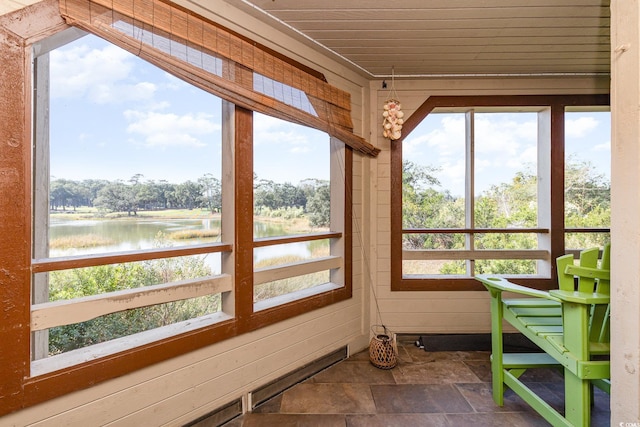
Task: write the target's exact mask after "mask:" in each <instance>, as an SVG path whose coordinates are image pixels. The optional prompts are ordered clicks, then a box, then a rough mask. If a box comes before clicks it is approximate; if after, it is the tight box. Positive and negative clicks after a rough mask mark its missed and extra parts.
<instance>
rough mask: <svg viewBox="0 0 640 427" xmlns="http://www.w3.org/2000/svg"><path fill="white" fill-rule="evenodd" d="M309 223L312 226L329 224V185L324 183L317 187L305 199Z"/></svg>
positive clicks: (326, 225)
mask: <svg viewBox="0 0 640 427" xmlns="http://www.w3.org/2000/svg"><path fill="white" fill-rule="evenodd" d="M306 210H307V213H308V215H309V224H310V225H311V226H312V227H329V226H331V187H330V185H329V184H324V185H321V186H320V187H318V188H317V189H316V190H315V192H314V193H313V195H312V196H311V197H310V198H309V199H308V200H307V206H306Z"/></svg>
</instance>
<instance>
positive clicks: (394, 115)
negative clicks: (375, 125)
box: [382, 99, 404, 140]
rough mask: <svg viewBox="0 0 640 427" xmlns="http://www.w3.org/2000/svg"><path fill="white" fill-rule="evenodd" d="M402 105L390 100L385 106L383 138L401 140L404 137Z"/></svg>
mask: <svg viewBox="0 0 640 427" xmlns="http://www.w3.org/2000/svg"><path fill="white" fill-rule="evenodd" d="M401 108H402V105H400V101H396V100H395V99H390V100H388V101H387V102H385V104H384V111H383V112H382V117H384V120H383V121H382V136H384V137H385V138H389V139H391V140H396V139H400V136H401V135H402V132H401V131H402V124H403V123H404V120H403V119H402V118H403V117H404V111H402V110H401Z"/></svg>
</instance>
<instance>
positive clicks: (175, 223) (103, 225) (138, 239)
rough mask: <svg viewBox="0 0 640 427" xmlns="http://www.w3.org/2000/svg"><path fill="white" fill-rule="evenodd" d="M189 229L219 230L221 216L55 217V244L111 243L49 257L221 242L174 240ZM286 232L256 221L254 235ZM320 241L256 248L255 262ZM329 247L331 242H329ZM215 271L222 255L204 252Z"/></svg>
mask: <svg viewBox="0 0 640 427" xmlns="http://www.w3.org/2000/svg"><path fill="white" fill-rule="evenodd" d="M189 230H220V219H182V218H181V219H157V218H154V219H145V218H124V219H113V220H111V219H104V220H65V219H60V218H55V219H52V221H51V226H50V229H49V241H50V242H52V244H53V246H55V241H56V240H57V239H65V238H69V239H73V238H77V239H78V240H81V239H82V238H83V237H84V236H90V235H94V236H98V237H100V238H103V239H105V240H106V241H108V242H109V243H108V244H107V245H104V246H92V247H86V248H69V249H59V248H53V247H52V248H51V249H50V257H62V256H72V255H87V254H101V253H109V252H121V251H130V250H138V249H150V248H154V247H158V248H159V247H179V246H188V245H194V244H199V243H208V242H219V241H220V236H216V237H212V238H200V239H188V240H185V239H175V240H174V239H171V238H170V236H171V234H172V233H175V232H180V231H189ZM284 235H287V233H286V231H285V229H284V226H283V225H282V224H277V223H272V222H256V223H255V225H254V236H255V237H256V238H259V237H272V236H284ZM318 243H319V242H299V243H290V244H285V245H275V246H270V247H263V248H257V249H256V250H255V251H254V262H260V261H263V260H266V259H269V258H275V257H284V256H297V257H302V258H310V257H311V256H312V249H313V247H314V245H318ZM327 247H328V242H327ZM202 256H203V257H205V260H206V262H207V264H209V265H210V267H211V268H212V269H213V272H214V273H219V272H220V262H221V261H220V254H219V253H213V254H207V255H202Z"/></svg>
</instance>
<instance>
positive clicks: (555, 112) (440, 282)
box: [391, 94, 609, 291]
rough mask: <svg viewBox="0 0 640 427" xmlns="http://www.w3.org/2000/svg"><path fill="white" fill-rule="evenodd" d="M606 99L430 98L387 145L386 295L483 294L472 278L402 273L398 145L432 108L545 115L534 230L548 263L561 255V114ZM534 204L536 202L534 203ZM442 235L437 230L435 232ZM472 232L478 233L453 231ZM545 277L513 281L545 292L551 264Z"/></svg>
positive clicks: (597, 96) (552, 280)
mask: <svg viewBox="0 0 640 427" xmlns="http://www.w3.org/2000/svg"><path fill="white" fill-rule="evenodd" d="M608 105H609V95H606V94H594V95H502V96H500V95H496V96H482V95H479V96H431V97H429V98H428V99H427V100H426V101H425V102H424V103H423V104H422V105H421V106H420V107H419V108H418V109H417V110H416V111H415V112H414V113H413V114H412V115H411V116H410V117H409V118H408V119H407V120H406V121H405V123H404V125H403V135H402V138H401V139H399V140H397V141H392V143H391V290H392V291H484V290H485V289H484V287H483V286H482V284H481V283H479V282H478V281H476V280H475V279H473V278H468V277H465V278H452V277H443V278H409V277H406V276H404V275H403V273H402V260H403V256H402V252H403V248H402V236H403V233H404V231H403V228H402V141H403V140H405V139H406V138H407V137H408V136H409V135H410V134H411V132H412V131H413V130H414V129H415V128H416V127H417V126H418V125H419V124H420V123H421V122H422V120H423V119H424V118H425V117H426V116H427V115H429V113H431V112H432V111H433V110H434V109H436V108H440V109H445V110H446V109H452V110H453V109H459V110H462V109H465V108H474V107H477V108H486V109H490V108H501V107H508V108H509V107H511V108H514V109H517V108H519V107H520V108H526V107H539V108H546V109H547V110H548V117H546V118H545V120H547V121H548V123H549V126H548V128H547V129H548V132H550V134H549V135H548V137H549V139H550V147H549V151H550V152H549V162H550V164H549V166H548V168H549V171H550V190H549V191H550V198H549V206H547V207H546V209H547V210H548V212H549V218H548V221H549V226H548V227H544V229H542V230H540V229H536V230H535V231H536V232H542V233H544V234H545V235H546V238H547V239H548V247H549V248H550V249H549V253H548V256H547V257H546V258H547V259H549V260H553V259H555V258H557V257H558V256H560V255H562V254H564V252H565V248H564V234H565V228H564V162H565V159H564V120H565V109H566V108H567V107H576V106H608ZM539 203H540V202H539ZM436 231H439V232H442V230H436ZM458 231H465V232H478V230H458ZM549 269H550V274H549V277H542V278H540V277H532V278H519V282H520V283H522V284H523V285H526V286H531V287H534V288H538V289H550V288H551V287H552V286H553V284H554V283H555V282H556V270H555V265H554V263H550V265H549Z"/></svg>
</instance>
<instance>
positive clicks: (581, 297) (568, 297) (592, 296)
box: [549, 289, 611, 305]
mask: <svg viewBox="0 0 640 427" xmlns="http://www.w3.org/2000/svg"><path fill="white" fill-rule="evenodd" d="M549 294H551V295H553V296H554V297H556V298H557V299H558V300H560V301H564V302H573V303H577V304H584V305H593V304H609V302H610V300H611V297H610V296H609V295H607V294H598V293H595V292H593V293H589V292H577V291H574V292H571V291H561V290H558V289H554V290H551V291H549Z"/></svg>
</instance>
